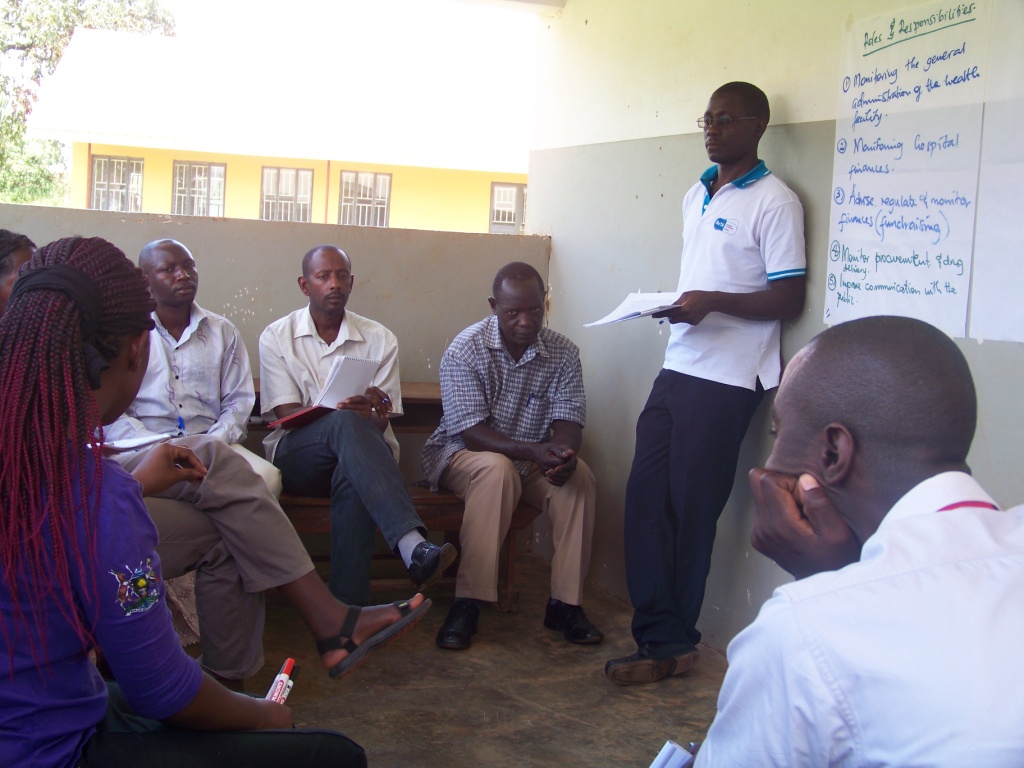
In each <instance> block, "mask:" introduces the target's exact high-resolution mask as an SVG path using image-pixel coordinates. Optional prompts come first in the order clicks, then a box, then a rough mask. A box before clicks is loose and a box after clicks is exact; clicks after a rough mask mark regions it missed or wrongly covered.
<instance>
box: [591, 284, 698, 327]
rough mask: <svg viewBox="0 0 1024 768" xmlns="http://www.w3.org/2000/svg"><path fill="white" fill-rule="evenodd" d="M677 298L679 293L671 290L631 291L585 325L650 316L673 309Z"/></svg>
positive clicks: (605, 323)
mask: <svg viewBox="0 0 1024 768" xmlns="http://www.w3.org/2000/svg"><path fill="white" fill-rule="evenodd" d="M677 298H679V294H677V293H673V292H671V291H665V292H663V293H662V292H659V293H631V294H629V295H628V296H627V297H626V298H625V299H624V300H623V302H622V303H621V304H619V306H617V307H616V308H615V309H613V310H612V311H611V312H609V313H608V314H607V315H605V316H604V317H602V318H601V319H600V320H595V321H594V322H592V323H584V325H583V327H584V328H590V327H591V326H594V325H608V324H609V323H618V322H620V321H621V320H632V319H633V318H634V317H649V316H650V315H653V314H655V313H657V312H664V311H665V310H666V309H672V307H673V306H674V304H673V303H672V302H674V301H675V300H676V299H677Z"/></svg>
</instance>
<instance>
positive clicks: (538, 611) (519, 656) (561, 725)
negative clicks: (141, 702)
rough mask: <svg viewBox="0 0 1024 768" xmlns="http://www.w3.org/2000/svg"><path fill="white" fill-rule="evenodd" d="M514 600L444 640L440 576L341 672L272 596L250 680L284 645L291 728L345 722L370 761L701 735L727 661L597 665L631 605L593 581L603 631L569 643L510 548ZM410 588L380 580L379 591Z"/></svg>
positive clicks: (460, 763) (637, 747)
mask: <svg viewBox="0 0 1024 768" xmlns="http://www.w3.org/2000/svg"><path fill="white" fill-rule="evenodd" d="M517 567H518V572H517V585H518V588H519V593H520V610H519V612H518V613H510V614H502V613H498V612H497V611H496V610H494V609H490V608H488V609H485V610H484V611H483V613H482V614H481V618H480V631H479V633H478V634H477V635H476V637H475V638H474V642H473V647H472V648H470V649H469V650H468V651H461V652H459V651H442V650H440V649H439V648H437V647H436V646H435V645H434V635H435V634H436V632H437V630H438V628H439V627H440V625H441V622H442V621H443V620H444V617H445V615H446V613H447V612H448V608H449V607H450V606H451V602H452V599H453V597H454V584H453V583H452V582H447V583H445V582H442V583H441V584H439V585H436V586H435V587H432V588H431V590H430V591H429V592H428V596H429V597H430V598H431V599H433V601H434V607H433V609H432V610H431V611H430V613H429V614H428V615H427V616H426V617H425V618H424V619H423V620H422V621H421V622H420V623H419V624H418V625H417V626H416V627H415V628H413V629H412V630H411V631H409V632H407V633H406V634H405V635H403V636H402V637H401V638H399V639H398V640H396V641H395V642H394V643H393V644H392V645H390V646H388V647H386V648H383V649H379V650H377V651H374V652H372V653H370V654H369V656H368V657H367V661H366V662H365V663H364V664H363V665H362V666H361V667H359V669H357V670H356V671H355V672H353V673H352V674H350V675H348V676H347V677H344V678H342V679H341V680H337V681H335V680H331V679H330V678H329V677H328V676H327V674H326V672H325V671H324V670H323V668H322V667H321V666H320V664H319V659H318V657H317V656H316V653H315V648H314V646H313V643H312V641H311V639H310V637H309V635H308V634H307V632H306V630H305V628H304V627H303V625H302V624H301V622H299V620H298V619H297V617H296V614H295V613H294V611H293V610H292V609H291V606H290V605H289V604H288V603H287V602H285V601H284V600H283V599H282V598H281V597H280V596H278V595H276V594H270V595H268V609H267V630H266V633H265V636H264V646H265V656H266V659H267V665H266V666H265V667H264V669H263V670H262V671H261V672H260V673H259V674H258V675H256V676H255V677H253V678H251V679H250V680H249V681H248V682H247V685H246V688H247V690H249V691H250V692H262V691H265V690H266V688H267V687H268V686H269V684H270V681H271V680H272V679H273V677H274V675H275V674H276V672H277V669H278V667H279V666H280V664H281V662H282V661H283V660H284V659H285V658H286V657H287V656H292V657H294V658H295V659H296V661H297V663H298V665H299V667H300V671H299V673H298V675H297V677H296V681H295V688H294V689H293V691H292V693H291V696H290V697H289V699H288V704H289V706H291V707H292V710H293V712H294V716H295V720H296V725H298V726H299V727H326V728H333V729H336V730H339V731H342V732H344V733H346V734H347V735H348V736H350V737H351V738H353V739H354V740H355V741H357V742H358V743H360V744H361V745H362V746H363V747H364V749H366V752H367V755H368V758H369V763H370V765H371V766H375V767H377V768H388V767H390V766H393V767H395V768H398V767H401V768H413V767H420V766H424V767H432V766H449V767H450V768H471V767H472V768H477V767H480V766H482V767H484V768H490V767H491V766H538V767H539V766H544V767H545V768H546V767H547V766H559V765H593V766H613V765H614V766H638V767H642V768H647V766H649V765H650V763H651V761H652V760H653V759H654V758H655V756H656V755H657V754H658V751H659V750H660V749H661V747H662V746H663V745H664V743H665V741H666V740H667V739H673V740H675V741H677V742H680V743H686V742H689V741H699V740H701V739H703V737H704V733H705V732H706V730H707V728H708V725H709V724H710V723H711V720H712V718H713V717H714V713H715V702H716V699H717V695H718V689H719V687H720V686H721V682H722V676H723V675H724V673H725V660H724V658H723V657H722V655H721V654H719V653H716V652H715V651H712V650H710V649H707V648H703V647H702V648H701V659H700V662H699V663H698V665H697V668H696V670H694V671H693V672H692V673H691V674H690V675H688V676H686V677H672V678H668V679H666V680H663V681H661V682H659V683H655V684H653V685H646V686H636V687H629V688H623V687H619V686H616V685H613V684H612V683H610V682H609V681H608V680H607V679H606V678H605V676H604V663H605V661H606V660H608V659H609V658H612V657H615V656H622V655H626V654H629V653H632V652H633V651H634V650H635V646H634V644H633V642H632V639H631V637H630V634H629V622H630V618H631V611H630V608H629V606H628V605H626V604H625V603H623V602H621V601H619V600H616V599H614V598H611V597H608V596H607V595H604V594H602V593H600V592H596V591H593V590H591V592H590V593H589V594H588V595H587V597H586V599H585V602H584V607H585V608H586V610H587V615H588V616H589V617H590V619H591V620H592V621H593V622H594V623H595V624H596V625H597V626H598V627H599V628H600V629H601V630H602V631H603V632H604V633H605V642H604V644H602V645H597V646H575V645H571V644H570V643H567V642H565V640H564V639H563V638H562V636H561V634H560V633H556V632H552V631H550V630H547V629H545V628H544V627H543V625H542V620H543V616H544V605H545V603H546V601H547V598H548V590H547V584H548V579H549V570H548V566H547V564H546V563H545V562H544V561H543V560H542V559H540V558H539V557H537V556H535V555H530V554H526V555H521V556H520V557H519V558H518V560H517ZM411 594H412V592H411V589H405V588H404V587H402V588H401V589H400V590H398V591H395V590H393V589H390V588H389V589H387V590H377V591H375V593H374V599H375V600H376V601H379V602H386V601H391V600H397V599H401V598H403V597H408V596H410V595H411Z"/></svg>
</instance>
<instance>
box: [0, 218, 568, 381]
mask: <svg viewBox="0 0 1024 768" xmlns="http://www.w3.org/2000/svg"><path fill="white" fill-rule="evenodd" d="M0 227H3V228H5V229H10V230H13V231H15V232H22V233H24V234H26V235H28V236H29V237H31V238H32V239H33V240H34V241H35V242H36V243H37V244H38V245H42V244H44V243H48V242H50V241H51V240H56V239H57V238H60V237H66V236H68V235H84V236H99V237H104V238H106V239H108V240H110V241H111V242H113V243H115V244H116V245H117V246H118V247H119V248H121V249H122V250H123V251H124V252H125V253H126V254H127V255H128V256H129V258H132V259H135V258H136V257H137V256H138V253H139V251H140V249H141V248H142V246H143V245H145V244H146V243H148V242H150V241H152V240H155V239H158V238H162V237H171V238H174V239H175V240H179V241H181V242H182V243H184V244H185V245H187V246H188V247H189V249H190V250H191V251H192V253H193V254H194V255H195V257H196V263H197V264H198V266H199V297H198V301H199V303H200V304H201V305H202V306H204V307H206V308H207V309H210V310H212V311H214V312H218V313H220V314H223V315H224V316H226V317H227V318H229V319H230V320H231V321H232V322H233V323H234V324H235V325H236V326H238V328H239V330H241V332H242V336H243V337H244V339H245V344H246V347H247V349H248V350H249V354H250V356H252V358H253V371H254V374H255V375H259V374H258V361H257V357H258V343H259V336H260V333H262V331H263V329H264V328H266V326H267V325H268V324H269V323H271V322H272V321H274V320H276V319H277V318H279V317H282V316H283V315H285V314H287V313H288V312H291V311H292V310H294V309H297V308H299V307H302V306H305V304H306V303H307V301H306V297H305V296H303V295H302V293H301V291H299V287H298V283H297V278H298V276H299V275H300V274H301V271H302V270H301V266H300V262H301V260H302V255H303V254H304V253H305V252H306V251H308V250H309V249H310V248H312V247H313V246H316V245H320V244H323V243H332V244H335V245H338V246H340V247H342V248H343V249H345V251H346V253H348V255H349V257H350V258H351V259H352V270H353V272H354V274H355V287H354V289H353V292H352V297H351V299H350V300H349V307H350V308H351V309H352V310H353V311H354V312H357V313H359V314H361V315H366V316H368V317H371V318H373V319H375V320H378V321H379V322H381V323H383V324H384V325H386V326H387V327H389V328H390V329H391V330H392V331H394V333H395V334H396V335H397V336H398V339H399V344H400V345H401V346H400V364H401V374H402V378H403V379H405V380H407V381H437V363H438V361H439V360H440V357H441V354H442V353H443V352H444V350H445V348H446V347H447V346H448V342H449V341H450V340H451V339H452V337H453V336H454V335H455V334H457V333H458V332H459V331H461V330H462V329H463V328H465V327H466V326H467V325H470V324H471V323H474V322H476V321H477V320H479V319H480V318H482V317H484V316H485V315H488V314H490V308H489V307H488V305H487V297H488V296H490V293H491V281H492V280H493V279H494V274H495V272H497V271H498V269H499V268H500V267H501V266H503V265H504V264H507V263H508V262H510V261H525V262H528V263H530V264H532V265H534V266H535V267H536V268H537V269H538V270H539V271H540V273H541V274H542V275H545V276H546V275H547V265H548V254H549V251H550V240H549V239H548V238H546V237H520V236H514V235H479V234H462V233H453V232H424V231H417V230H405V229H375V228H370V227H342V226H337V225H330V224H287V223H280V222H265V221H242V220H235V219H205V218H191V217H171V216H160V215H153V214H133V215H131V216H130V217H129V216H126V215H124V214H118V213H107V212H103V211H83V210H69V209H63V208H41V207H35V206H22V205H0Z"/></svg>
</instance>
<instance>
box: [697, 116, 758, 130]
mask: <svg viewBox="0 0 1024 768" xmlns="http://www.w3.org/2000/svg"><path fill="white" fill-rule="evenodd" d="M759 119H760V118H757V117H729V115H719V116H718V117H714V116H713V115H704V117H698V118H697V125H698V126H699V127H700V128H702V129H704V130H707V129H708V128H710V127H711V126H713V125H717V126H718V127H719V128H721V129H722V130H723V131H724V130H725V129H726V128H728V127H729V126H730V125H732V124H733V123H736V122H739V121H740V120H759Z"/></svg>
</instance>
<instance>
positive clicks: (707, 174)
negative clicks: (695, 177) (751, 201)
mask: <svg viewBox="0 0 1024 768" xmlns="http://www.w3.org/2000/svg"><path fill="white" fill-rule="evenodd" d="M770 173H771V171H770V170H768V166H766V165H765V164H764V160H758V161H757V165H755V166H754V167H753V168H751V169H750V170H749V171H747V172H746V173H744V174H743V175H742V176H740V177H739V178H738V179H734V180H733V181H732V182H730V183H732V184H735V185H736V186H737V187H739V188H740V189H743V187H746V186H748V185H750V184H753V183H754V182H755V181H757V180H758V179H762V178H764V177H765V176H767V175H768V174H770ZM717 178H718V166H717V165H712V166H711V167H710V168H708V169H707V170H706V171H704V173H702V174H701V175H700V183H701V184H703V185H704V206H703V207H702V208H701V211H700V212H701V213H704V211H706V210H707V209H708V203H710V202H711V185H712V184H714V183H715V179H717Z"/></svg>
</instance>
